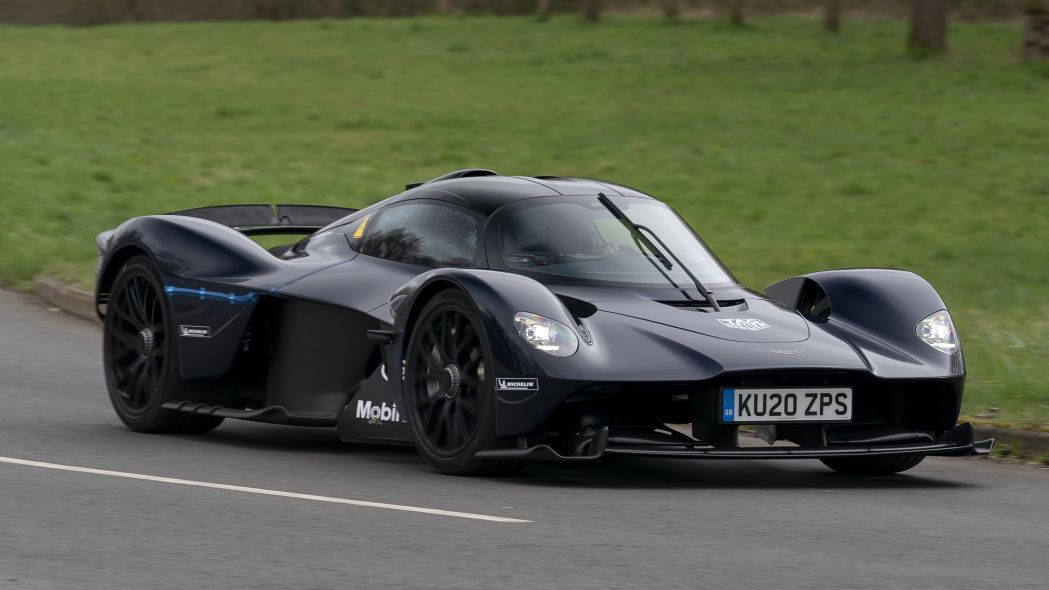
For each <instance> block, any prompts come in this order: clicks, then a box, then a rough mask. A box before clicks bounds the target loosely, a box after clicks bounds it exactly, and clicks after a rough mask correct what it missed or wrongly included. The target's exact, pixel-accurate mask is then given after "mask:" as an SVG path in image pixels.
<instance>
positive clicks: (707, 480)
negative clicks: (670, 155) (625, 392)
mask: <svg viewBox="0 0 1049 590" xmlns="http://www.w3.org/2000/svg"><path fill="white" fill-rule="evenodd" d="M191 438H192V439H193V440H194V441H196V442H198V443H199V444H205V445H221V446H225V447H239V448H241V449H255V450H258V451H259V452H260V453H269V452H284V453H303V454H321V455H325V456H327V457H329V458H330V455H345V456H346V457H347V459H351V458H355V459H363V460H366V461H368V462H369V463H372V462H375V463H382V464H383V465H384V467H386V468H389V469H395V470H402V469H403V470H411V471H415V472H418V473H420V474H432V475H433V477H444V476H441V475H438V474H436V473H434V472H433V471H432V470H431V469H430V468H429V467H428V466H427V465H426V464H425V463H424V462H423V461H422V459H421V458H420V457H419V455H418V454H417V453H416V451H415V449H414V448H412V447H410V446H389V445H371V444H355V443H347V442H342V441H340V440H339V439H338V436H336V434H335V431H334V430H333V429H328V428H296V427H287V426H284V427H282V426H270V425H265V426H264V425H257V424H245V423H240V424H230V425H228V426H226V425H224V426H223V427H222V428H220V429H218V430H216V431H214V432H212V433H211V434H209V435H206V436H194V437H191ZM942 465H943V463H940V462H937V463H932V462H928V463H923V464H922V465H919V466H918V467H916V468H914V469H913V470H912V471H909V472H907V473H903V474H898V475H889V476H870V477H856V476H845V475H841V474H837V473H834V472H832V471H830V470H829V469H828V468H826V467H824V466H823V465H822V464H820V463H819V462H818V461H816V460H807V459H805V460H784V461H771V460H751V461H731V460H708V461H688V460H668V459H651V458H648V459H644V458H634V457H609V458H607V459H605V460H604V461H602V462H600V463H588V464H578V463H576V464H558V463H533V464H531V465H529V466H528V467H527V469H525V470H524V471H523V472H521V473H519V474H516V475H512V476H504V477H483V478H482V479H484V480H486V481H489V482H493V483H495V482H499V483H501V484H504V485H509V486H515V485H517V486H529V487H538V488H582V489H587V488H591V489H592V488H605V489H686V488H694V489H840V490H845V489H922V488H927V489H928V488H938V489H945V488H946V489H950V488H957V489H962V488H971V487H974V486H976V485H977V484H973V483H972V482H969V481H967V480H965V479H964V478H963V477H955V474H956V473H961V472H953V473H951V474H949V475H948V474H945V473H944V472H943V470H942V468H941V467H942ZM464 481H469V479H466V478H464Z"/></svg>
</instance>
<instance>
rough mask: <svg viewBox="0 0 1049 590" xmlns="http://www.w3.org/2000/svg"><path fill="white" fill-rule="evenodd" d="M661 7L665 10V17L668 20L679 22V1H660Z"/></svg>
mask: <svg viewBox="0 0 1049 590" xmlns="http://www.w3.org/2000/svg"><path fill="white" fill-rule="evenodd" d="M659 5H660V8H662V9H663V16H665V17H666V18H667V19H668V20H677V18H678V17H679V16H681V2H680V1H679V0H660V2H659Z"/></svg>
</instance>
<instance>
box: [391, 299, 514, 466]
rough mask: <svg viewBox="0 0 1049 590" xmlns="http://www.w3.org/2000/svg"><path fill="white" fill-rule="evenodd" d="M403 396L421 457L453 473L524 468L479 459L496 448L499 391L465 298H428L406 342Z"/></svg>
mask: <svg viewBox="0 0 1049 590" xmlns="http://www.w3.org/2000/svg"><path fill="white" fill-rule="evenodd" d="M405 358H406V360H407V363H406V366H405V380H404V387H405V395H406V397H407V413H408V422H409V423H410V424H411V427H412V431H413V433H414V434H415V441H416V447H417V448H418V449H419V454H421V455H422V456H423V458H424V459H426V461H427V462H428V463H429V464H430V465H432V466H433V467H434V468H435V469H437V470H438V471H440V472H442V473H450V474H459V475H465V474H479V473H490V474H491V473H510V472H514V471H517V470H519V469H520V468H521V467H523V464H522V463H520V462H518V461H508V460H504V459H499V460H493V459H487V460H485V459H480V458H478V457H477V456H476V454H477V453H478V452H479V451H482V450H485V449H487V448H490V447H491V446H492V445H493V444H494V443H495V392H494V388H493V387H492V379H491V377H490V376H489V373H488V371H489V370H490V367H491V366H492V360H491V352H490V348H489V346H488V339H487V337H486V336H485V333H484V330H483V329H482V327H481V321H480V318H479V317H478V316H477V313H476V312H475V311H474V310H473V306H472V305H471V304H470V301H469V300H468V299H467V297H466V296H465V295H463V294H462V293H461V292H459V291H455V290H448V291H443V292H441V293H438V294H437V295H436V296H435V297H434V298H433V299H431V300H430V301H429V302H427V304H426V305H425V307H423V309H422V312H421V313H420V314H419V319H418V320H417V321H416V322H415V325H414V328H413V329H412V332H411V336H410V337H409V340H408V351H407V355H406V357H405Z"/></svg>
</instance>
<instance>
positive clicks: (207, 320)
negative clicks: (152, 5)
mask: <svg viewBox="0 0 1049 590" xmlns="http://www.w3.org/2000/svg"><path fill="white" fill-rule="evenodd" d="M266 234H269V235H276V234H287V235H295V234H298V235H305V236H306V237H305V238H303V239H301V240H300V241H297V242H295V243H293V244H290V245H287V246H279V247H274V248H270V249H269V250H267V249H265V248H263V247H262V246H260V245H259V244H257V243H256V242H255V241H254V240H252V239H251V238H250V237H249V236H255V235H266ZM98 246H99V249H100V250H101V257H100V261H99V268H98V281H97V292H96V305H97V309H98V313H99V316H100V317H101V318H103V320H104V322H105V335H104V355H105V373H106V381H107V384H108V387H109V394H110V398H111V400H112V402H113V406H114V407H115V408H116V411H117V414H118V415H119V416H120V418H121V419H122V420H123V421H124V423H125V424H127V426H128V427H130V428H131V429H133V430H136V431H143V432H204V431H208V430H210V429H212V428H215V427H216V426H217V425H218V424H219V423H220V422H222V420H223V419H225V418H238V419H242V420H254V421H257V422H271V423H276V424H292V425H300V426H326V427H336V428H337V430H338V433H339V436H340V437H341V438H342V439H345V440H352V441H374V442H387V443H413V444H415V446H416V447H417V448H418V450H419V452H420V454H421V455H422V456H423V457H424V458H425V459H426V460H427V461H428V462H429V463H430V464H431V465H433V467H435V468H436V469H437V470H439V471H442V472H447V473H473V472H478V471H485V472H493V471H503V472H505V471H512V470H514V469H516V468H518V467H520V466H522V465H524V464H526V463H527V462H528V461H537V460H545V461H577V462H586V461H596V460H600V459H601V458H602V457H605V456H606V455H613V454H615V455H644V456H651V457H676V458H694V459H743V458H761V459H769V458H818V459H820V460H822V461H823V462H824V463H826V464H827V465H828V466H830V467H831V468H833V469H835V470H838V471H842V472H850V473H894V472H898V471H903V470H905V469H909V468H911V467H913V466H914V465H916V464H918V462H920V461H921V460H922V458H923V457H925V456H926V455H971V454H985V453H987V452H988V451H989V450H990V447H991V443H992V441H981V442H976V441H974V439H973V430H972V427H971V426H970V425H968V424H963V425H957V424H956V422H957V419H958V412H959V407H960V403H961V396H962V386H963V383H964V381H965V368H964V363H963V360H962V353H961V348H960V345H959V342H958V337H957V334H956V333H955V331H954V327H953V325H952V323H951V317H950V315H949V314H948V312H947V310H946V307H945V306H944V303H943V301H942V300H941V299H940V297H939V295H937V293H936V291H935V290H934V289H933V288H932V287H931V286H930V285H929V284H928V283H927V282H926V281H924V280H923V279H922V278H921V277H918V276H917V275H914V274H912V273H909V272H905V271H900V270H885V269H852V270H832V271H824V272H816V273H812V274H807V275H803V276H799V277H794V278H790V279H787V280H785V281H782V282H779V283H776V284H774V285H772V286H771V287H769V288H768V289H766V290H765V294H764V295H762V294H760V293H757V292H755V291H751V290H748V289H746V288H745V287H743V286H742V285H740V284H739V283H738V281H736V279H734V278H733V276H732V275H731V274H730V273H729V272H728V270H726V269H725V267H724V266H723V265H722V264H721V263H720V261H719V260H718V259H717V258H716V257H715V256H714V255H713V254H712V253H711V252H710V250H709V249H708V248H707V247H706V245H705V244H704V243H703V242H702V241H701V240H700V239H699V238H698V237H697V236H696V235H695V234H694V233H693V232H692V230H691V229H689V227H688V225H686V224H685V222H684V221H682V219H681V218H680V217H678V216H677V215H676V214H675V213H674V212H673V211H672V210H671V209H670V208H668V207H667V206H666V205H664V204H663V203H661V202H659V201H657V200H655V199H653V198H652V197H649V196H647V195H644V194H642V193H640V192H638V191H636V190H634V189H631V188H628V187H625V186H621V185H617V184H612V183H608V182H603V181H595V180H586V179H579V178H564V177H553V176H538V177H523V176H501V175H498V174H496V173H494V172H491V171H489V170H480V169H472V170H462V171H459V172H453V173H450V174H446V175H444V176H442V177H440V178H437V179H434V180H432V181H430V182H426V183H420V184H413V185H409V187H408V190H406V191H405V192H403V193H401V194H399V195H396V196H394V197H390V198H388V199H386V200H383V201H381V202H379V203H376V204H374V205H372V206H370V207H367V208H365V209H361V210H352V209H341V208H337V207H319V206H302V205H276V206H270V205H231V206H220V207H205V208H201V209H193V210H189V211H180V212H177V213H172V214H168V215H154V216H146V217H137V218H134V219H131V220H129V221H127V222H125V223H123V224H122V225H121V226H120V227H118V228H116V229H115V230H110V231H106V232H103V233H102V234H101V235H99V236H98ZM741 426H746V427H747V429H748V431H752V432H754V433H756V437H757V438H755V437H743V438H742V440H741V437H740V428H741ZM762 441H763V442H762Z"/></svg>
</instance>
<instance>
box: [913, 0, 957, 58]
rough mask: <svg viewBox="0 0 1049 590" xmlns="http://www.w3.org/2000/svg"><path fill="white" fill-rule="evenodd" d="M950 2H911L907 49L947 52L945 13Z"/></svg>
mask: <svg viewBox="0 0 1049 590" xmlns="http://www.w3.org/2000/svg"><path fill="white" fill-rule="evenodd" d="M949 9H950V0H912V7H911V32H910V35H908V37H907V48H908V49H911V50H917V51H929V52H932V53H943V52H944V51H947V12H948V10H949Z"/></svg>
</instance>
